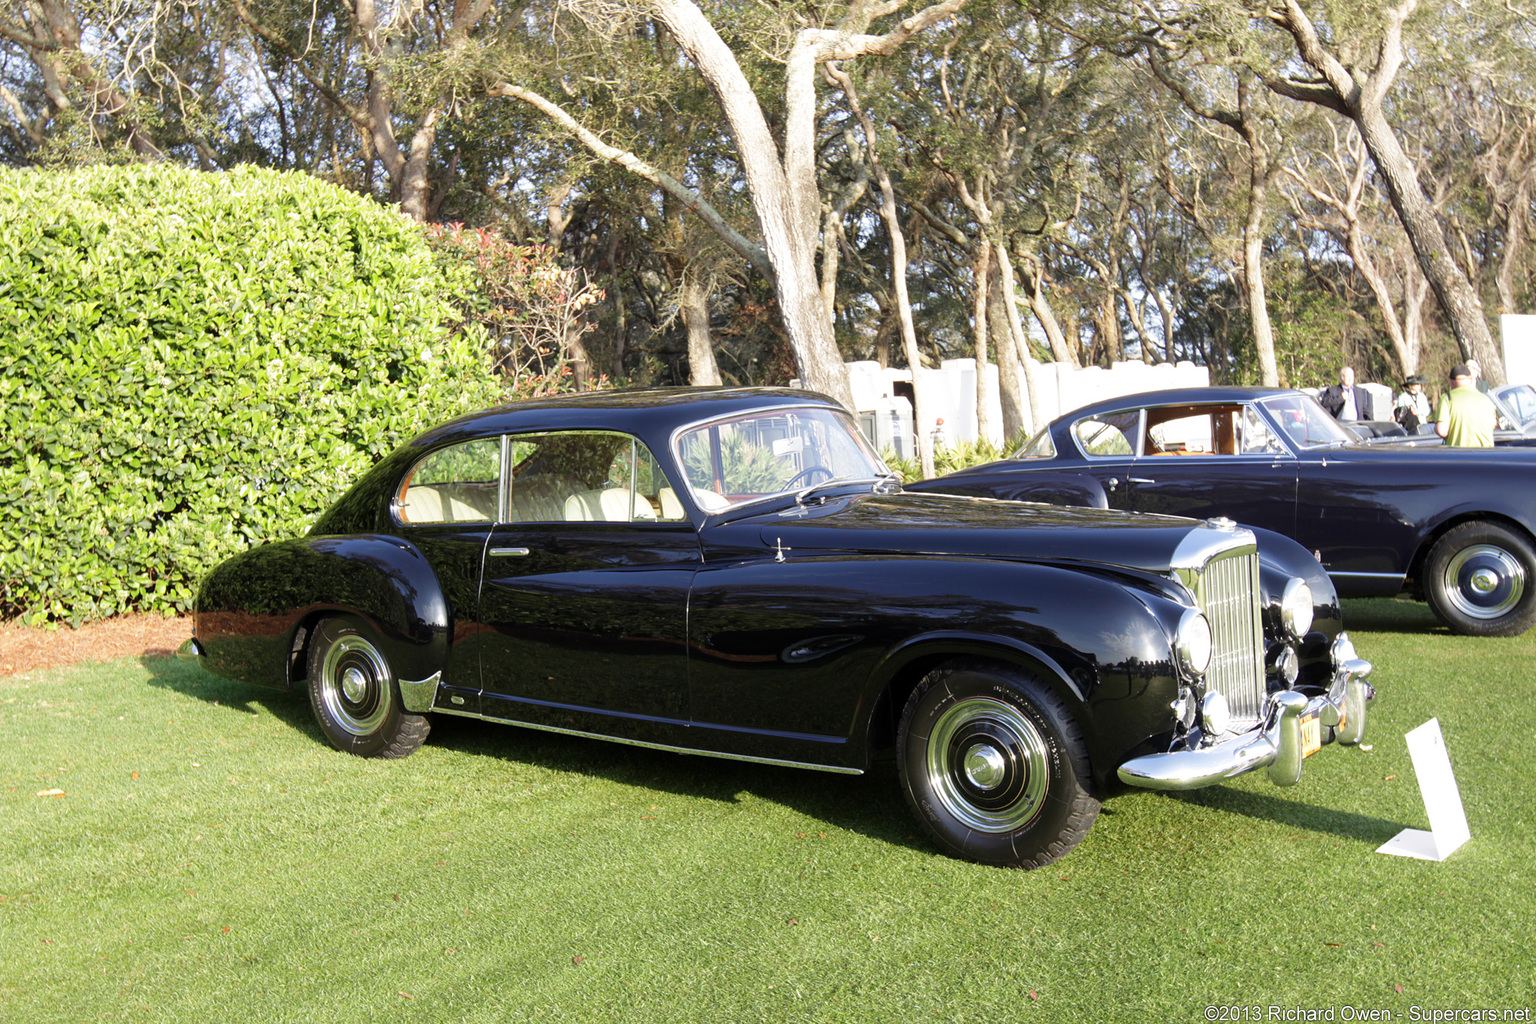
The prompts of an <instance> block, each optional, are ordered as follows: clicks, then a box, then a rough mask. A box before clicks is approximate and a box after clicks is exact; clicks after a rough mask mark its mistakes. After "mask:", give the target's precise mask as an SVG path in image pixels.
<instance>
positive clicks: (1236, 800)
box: [1169, 786, 1409, 846]
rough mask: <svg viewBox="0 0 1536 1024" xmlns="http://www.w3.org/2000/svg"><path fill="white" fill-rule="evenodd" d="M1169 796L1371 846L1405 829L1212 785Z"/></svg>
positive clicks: (1383, 821)
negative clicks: (1207, 787)
mask: <svg viewBox="0 0 1536 1024" xmlns="http://www.w3.org/2000/svg"><path fill="white" fill-rule="evenodd" d="M1169 795H1170V796H1172V797H1173V798H1174V799H1177V800H1182V801H1184V802H1185V803H1191V804H1195V805H1197V806H1200V807H1207V808H1210V809H1211V810H1216V811H1226V812H1228V813H1230V814H1240V815H1242V816H1244V817H1247V818H1260V819H1263V820H1265V821H1272V822H1274V823H1275V824H1277V825H1284V826H1286V827H1287V828H1297V829H1305V830H1307V831H1309V832H1320V833H1323V834H1326V835H1334V836H1338V837H1339V838H1341V839H1356V840H1360V841H1362V842H1365V843H1369V844H1371V845H1373V846H1380V845H1381V844H1382V843H1384V842H1386V841H1387V840H1388V839H1391V838H1392V837H1393V836H1395V835H1397V834H1398V833H1399V832H1401V831H1402V830H1403V829H1405V828H1408V827H1409V826H1408V825H1405V824H1402V823H1401V822H1395V821H1389V820H1388V819H1386V818H1376V817H1372V816H1371V815H1368V814H1356V813H1355V812H1353V811H1339V810H1333V809H1330V808H1328V807H1320V806H1318V805H1316V804H1304V803H1299V802H1297V801H1294V800H1282V799H1280V798H1279V797H1275V796H1270V795H1269V794H1267V793H1251V792H1246V791H1243V790H1237V789H1228V788H1227V787H1225V786H1213V787H1211V788H1210V789H1196V790H1190V791H1188V792H1184V793H1172V794H1169Z"/></svg>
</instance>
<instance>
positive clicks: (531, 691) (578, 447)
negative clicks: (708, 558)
mask: <svg viewBox="0 0 1536 1024" xmlns="http://www.w3.org/2000/svg"><path fill="white" fill-rule="evenodd" d="M506 450H507V454H506V459H507V464H508V471H507V476H508V478H509V481H510V488H509V497H508V501H507V508H508V514H507V516H506V517H505V518H506V521H504V522H499V523H497V524H496V525H495V527H494V528H493V529H492V530H491V533H490V537H489V540H488V543H487V545H486V552H485V569H484V578H483V583H482V586H481V593H480V606H479V607H480V611H479V616H478V619H479V626H480V629H481V630H482V631H483V633H484V635H483V636H482V637H481V638H480V641H479V643H478V644H477V647H478V649H479V651H480V665H481V682H482V692H481V695H480V713H481V714H482V715H483V716H485V717H488V718H497V719H503V720H508V721H514V722H525V723H528V724H534V725H542V726H545V727H550V728H559V729H569V730H572V731H576V732H593V733H598V734H603V735H617V736H623V737H627V738H633V739H650V740H653V741H656V742H675V741H676V740H677V737H676V736H675V735H673V733H676V732H677V731H678V730H681V729H685V728H686V724H687V719H688V674H687V651H686V646H685V644H686V614H687V606H688V588H689V584H690V582H691V580H692V578H693V574H694V572H695V571H697V569H698V566H699V543H698V535H697V533H696V531H695V529H694V527H693V524H692V523H690V522H689V521H688V520H687V519H686V518H685V517H684V516H683V513H682V507H681V506H680V505H679V504H678V502H677V499H676V497H675V491H673V489H672V484H671V482H670V481H668V480H667V479H666V478H665V476H664V475H663V474H662V472H661V470H660V468H659V466H658V465H657V463H656V460H655V459H654V458H653V457H652V456H651V453H650V452H649V450H648V449H647V448H646V446H645V445H644V444H643V443H641V442H640V441H639V440H638V439H637V438H634V437H632V436H630V435H627V434H621V433H614V432H608V431H565V432H554V433H543V434H532V435H519V436H513V437H509V438H508V439H507V445H506Z"/></svg>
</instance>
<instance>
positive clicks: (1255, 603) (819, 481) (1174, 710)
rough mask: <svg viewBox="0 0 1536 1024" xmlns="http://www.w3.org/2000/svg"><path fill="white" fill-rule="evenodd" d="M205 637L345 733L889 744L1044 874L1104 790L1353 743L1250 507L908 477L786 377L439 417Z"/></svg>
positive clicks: (955, 808)
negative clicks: (1087, 502) (1006, 493)
mask: <svg viewBox="0 0 1536 1024" xmlns="http://www.w3.org/2000/svg"><path fill="white" fill-rule="evenodd" d="M195 626H196V632H195V636H194V637H193V639H192V640H190V641H188V643H187V645H186V646H185V647H184V648H183V654H184V655H185V656H186V657H189V658H196V659H198V660H199V661H200V662H201V663H202V665H203V666H204V667H205V668H207V669H208V670H210V671H212V672H215V673H218V674H220V675H224V676H228V677H230V678H233V679H237V680H244V681H247V682H250V683H255V684H260V685H264V686H271V687H277V688H280V689H301V690H304V691H307V693H308V695H309V699H310V701H311V703H312V705H313V709H314V714H315V717H316V718H317V719H318V721H319V723H320V726H321V728H322V729H323V731H324V732H325V734H326V736H327V737H328V738H329V739H330V741H331V742H332V743H333V744H334V745H335V746H336V747H338V748H339V749H341V750H345V751H350V752H352V753H355V754H360V755H364V756H382V757H400V756H404V755H406V754H409V753H411V752H412V751H413V750H415V749H416V748H417V747H418V746H419V745H420V744H421V743H422V741H423V739H424V738H425V737H426V735H427V731H428V725H429V721H430V718H431V716H432V715H442V714H446V715H466V716H470V717H473V718H480V719H486V720H490V721H496V722H505V723H510V724H514V725H522V726H528V727H532V728H536V729H545V730H551V731H554V732H560V733H568V734H573V735H577V736H584V737H597V738H602V739H609V740H617V741H620V742H625V743H633V744H639V745H642V746H648V747H657V748H662V749H667V750H675V751H680V752H685V753H694V754H707V755H712V756H719V757H728V758H737V759H741V760H746V761H757V762H766V763H770V764H780V765H793V766H797V767H803V768H815V769H823V770H828V771H834V772H848V773H859V772H863V771H865V770H866V769H868V768H870V767H871V766H872V765H873V764H874V763H876V762H878V761H881V760H886V761H890V760H894V761H895V763H896V766H897V770H898V773H899V776H900V779H901V782H902V785H903V786H904V788H905V791H906V795H907V797H908V799H909V802H910V804H911V807H912V809H913V811H914V812H915V814H916V816H917V818H918V819H919V820H920V821H921V822H922V824H923V826H924V827H925V828H926V829H927V831H928V832H929V833H930V834H931V835H932V837H933V838H934V840H935V841H936V842H937V843H938V844H939V845H940V846H941V847H943V848H944V849H945V850H947V851H949V852H951V853H953V854H956V855H959V856H963V857H969V858H973V859H975V860H978V861H983V862H987V863H992V864H1002V865H1012V866H1019V867H1034V866H1038V865H1040V864H1045V863H1048V862H1050V861H1052V860H1054V859H1056V858H1058V857H1060V856H1062V855H1063V854H1064V853H1066V852H1067V851H1068V850H1070V849H1071V848H1072V847H1073V846H1074V845H1075V844H1076V843H1077V842H1078V841H1079V840H1080V839H1081V838H1082V836H1083V835H1084V833H1085V832H1086V831H1087V830H1088V828H1089V826H1090V825H1091V824H1092V822H1093V820H1094V818H1095V816H1096V815H1097V813H1098V810H1099V806H1100V799H1101V797H1102V796H1103V795H1104V794H1106V793H1107V792H1108V791H1109V790H1110V789H1111V788H1112V787H1113V786H1115V785H1118V784H1129V785H1134V786H1143V787H1150V788H1156V789H1189V788H1195V787H1199V786H1207V785H1212V784H1215V783H1218V782H1221V781H1222V780H1224V779H1226V778H1229V777H1231V776H1233V775H1237V774H1239V773H1242V772H1246V771H1250V770H1253V769H1257V768H1265V769H1267V771H1268V774H1269V776H1270V778H1272V779H1273V780H1274V781H1275V782H1277V783H1279V784H1282V785H1289V784H1292V783H1295V782H1296V781H1298V779H1299V778H1300V775H1301V769H1302V760H1303V758H1305V757H1306V756H1308V755H1309V754H1310V753H1312V752H1313V751H1315V750H1317V749H1318V748H1319V747H1320V746H1321V745H1322V744H1325V743H1328V742H1331V741H1335V740H1336V741H1338V742H1340V743H1344V744H1352V743H1357V742H1359V740H1360V738H1361V736H1362V734H1363V731H1364V728H1365V719H1366V701H1367V700H1368V699H1369V698H1370V696H1371V688H1370V686H1369V684H1368V683H1367V682H1366V681H1365V677H1366V675H1367V674H1368V673H1369V671H1370V665H1369V664H1367V663H1366V662H1363V661H1361V660H1359V659H1358V658H1357V657H1356V656H1355V653H1354V649H1353V647H1352V646H1351V644H1350V642H1349V640H1348V637H1347V636H1346V635H1345V634H1343V633H1341V632H1340V622H1339V606H1338V601H1337V597H1336V595H1335V593H1334V588H1333V586H1332V584H1330V583H1329V581H1328V577H1327V576H1326V575H1325V574H1324V573H1323V572H1322V571H1321V570H1320V569H1319V567H1318V565H1317V563H1316V561H1315V560H1314V559H1313V558H1312V557H1311V556H1310V555H1309V554H1308V553H1307V552H1306V551H1305V550H1303V549H1301V548H1299V547H1297V546H1296V545H1295V544H1294V543H1292V542H1291V541H1289V540H1286V539H1285V538H1283V537H1279V536H1276V535H1274V534H1268V533H1263V532H1262V531H1258V532H1256V531H1251V530H1247V529H1242V528H1239V527H1237V526H1234V525H1233V524H1232V523H1230V522H1226V521H1212V522H1196V521H1193V520H1189V519H1174V518H1164V517H1149V516H1128V515H1123V514H1119V513H1114V512H1105V511H1099V510H1088V509H1070V508H1053V507H1050V506H1046V505H1033V504H1015V503H1004V502H995V501H982V500H975V499H968V498H956V497H948V496H942V495H931V494H905V493H902V491H901V488H900V486H899V484H897V482H896V480H895V478H894V477H893V476H892V475H891V474H890V473H889V472H888V471H887V470H886V468H885V466H884V465H883V464H882V463H881V462H880V460H879V458H878V457H876V455H875V454H874V453H873V452H872V451H871V449H870V448H869V445H868V444H867V442H866V441H865V440H864V438H863V436H862V435H861V434H860V433H859V431H858V429H857V428H856V427H855V426H854V424H853V422H852V420H851V419H850V417H849V416H848V414H847V413H846V412H845V411H844V410H843V409H842V408H841V407H840V406H838V405H836V404H835V403H833V402H831V401H829V400H828V399H825V398H823V397H820V396H817V395H812V394H807V393H805V392H799V391H790V390H782V389H766V390H716V389H705V390H691V389H690V390H670V391H660V392H658V391H651V392H633V393H617V392H615V393H596V394H583V395H577V396H567V397H560V398H549V399H543V400H538V401H532V402H527V403H524V404H519V405H513V406H507V407H505V408H500V409H493V410H489V411H487V412H484V413H480V414H477V415H474V416H470V417H467V418H464V419H460V420H457V421H455V422H453V423H449V424H447V425H445V426H442V427H439V428H437V429H435V430H432V431H430V432H428V433H426V434H424V435H422V436H421V437H418V438H417V439H416V440H414V441H412V442H411V443H409V444H407V445H406V446H405V447H403V448H401V449H400V450H399V451H397V452H396V453H394V454H393V455H391V456H389V457H388V458H386V459H384V460H383V461H382V462H380V463H379V464H378V465H377V466H376V467H375V468H374V469H373V470H372V471H370V472H369V473H368V474H367V475H365V476H364V477H363V478H362V480H361V481H359V482H358V483H357V485H356V486H354V487H353V488H352V489H351V491H349V492H348V493H347V494H346V495H345V496H344V497H342V498H341V499H340V500H339V501H338V502H337V503H336V505H335V506H334V507H333V508H331V509H330V510H329V511H328V512H326V513H324V514H323V515H322V516H321V517H320V519H319V521H318V522H317V523H316V524H315V526H314V528H313V529H312V530H311V531H310V532H309V534H308V535H307V536H304V537H301V538H298V539H296V540H291V541H286V542H280V543H273V544H268V545H265V546H262V547H258V548H255V549H252V550H250V551H248V552H246V553H244V554H241V555H238V556H236V557H234V558H231V559H229V560H228V561H226V562H225V563H223V564H222V565H220V566H219V567H218V568H216V569H215V570H214V571H213V572H212V573H211V574H210V575H209V576H208V578H207V579H206V581H205V582H204V583H203V586H202V588H201V591H200V594H199V596H198V599H197V609H196V620H195Z"/></svg>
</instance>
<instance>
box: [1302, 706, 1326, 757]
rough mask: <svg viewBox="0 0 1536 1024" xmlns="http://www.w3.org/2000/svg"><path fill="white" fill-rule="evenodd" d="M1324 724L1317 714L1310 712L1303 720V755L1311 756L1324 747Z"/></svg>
mask: <svg viewBox="0 0 1536 1024" xmlns="http://www.w3.org/2000/svg"><path fill="white" fill-rule="evenodd" d="M1322 746H1323V725H1322V723H1321V722H1319V721H1318V720H1317V715H1316V714H1315V713H1314V714H1310V715H1307V716H1306V717H1304V718H1303V719H1302V720H1301V756H1302V757H1311V756H1312V755H1313V754H1315V753H1317V752H1318V751H1319V750H1321V749H1322Z"/></svg>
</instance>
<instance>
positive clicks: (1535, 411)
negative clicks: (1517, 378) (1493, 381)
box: [1495, 384, 1536, 430]
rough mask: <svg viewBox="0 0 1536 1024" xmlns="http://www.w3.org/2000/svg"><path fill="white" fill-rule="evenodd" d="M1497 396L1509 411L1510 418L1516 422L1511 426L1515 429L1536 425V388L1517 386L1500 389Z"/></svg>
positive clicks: (1523, 385) (1524, 385)
mask: <svg viewBox="0 0 1536 1024" xmlns="http://www.w3.org/2000/svg"><path fill="white" fill-rule="evenodd" d="M1495 394H1496V395H1497V396H1498V399H1499V402H1500V403H1502V404H1503V406H1504V408H1505V409H1507V410H1508V411H1509V414H1510V418H1511V419H1512V420H1514V422H1513V423H1512V424H1511V426H1513V427H1514V428H1515V429H1517V430H1518V429H1520V428H1521V427H1524V426H1527V425H1529V424H1531V423H1536V388H1532V387H1531V386H1530V385H1529V384H1515V385H1513V386H1511V387H1507V388H1500V389H1499V390H1498V391H1497V392H1495Z"/></svg>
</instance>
